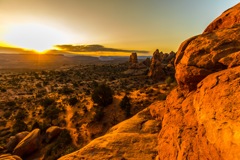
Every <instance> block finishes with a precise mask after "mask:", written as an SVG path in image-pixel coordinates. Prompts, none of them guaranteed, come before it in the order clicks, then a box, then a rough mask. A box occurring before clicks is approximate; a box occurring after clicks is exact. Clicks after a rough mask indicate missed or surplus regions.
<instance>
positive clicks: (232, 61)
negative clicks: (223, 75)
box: [219, 51, 240, 68]
mask: <svg viewBox="0 0 240 160" xmlns="http://www.w3.org/2000/svg"><path fill="white" fill-rule="evenodd" d="M219 62H220V63H222V64H223V65H225V66H227V67H228V68H232V67H235V66H239V65H240V51H239V52H235V53H232V54H230V55H228V56H226V57H223V58H221V59H220V60H219Z"/></svg>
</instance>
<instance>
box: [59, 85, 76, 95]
mask: <svg viewBox="0 0 240 160" xmlns="http://www.w3.org/2000/svg"><path fill="white" fill-rule="evenodd" d="M73 92H74V90H73V89H71V88H68V87H67V86H65V87H63V88H62V89H61V90H60V91H59V93H60V94H72V93H73Z"/></svg>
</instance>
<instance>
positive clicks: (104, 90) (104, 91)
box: [92, 84, 113, 107]
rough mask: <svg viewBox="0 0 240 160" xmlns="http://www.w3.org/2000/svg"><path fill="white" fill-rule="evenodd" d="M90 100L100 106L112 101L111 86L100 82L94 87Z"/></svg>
mask: <svg viewBox="0 0 240 160" xmlns="http://www.w3.org/2000/svg"><path fill="white" fill-rule="evenodd" d="M92 100H93V101H94V103H97V104H98V105H99V106H101V107H106V106H107V105H109V104H111V103H112V102H113V94H112V90H111V88H110V87H109V86H108V85H106V84H100V85H99V86H98V87H97V88H95V89H94V91H93V94H92Z"/></svg>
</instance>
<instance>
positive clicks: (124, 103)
mask: <svg viewBox="0 0 240 160" xmlns="http://www.w3.org/2000/svg"><path fill="white" fill-rule="evenodd" d="M120 107H121V108H122V109H123V110H124V111H125V114H126V117H130V115H131V103H130V98H129V97H128V96H127V95H125V96H124V97H123V99H122V100H121V102H120Z"/></svg>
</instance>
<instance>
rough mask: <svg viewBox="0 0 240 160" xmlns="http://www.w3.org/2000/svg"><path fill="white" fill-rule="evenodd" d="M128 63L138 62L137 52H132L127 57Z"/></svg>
mask: <svg viewBox="0 0 240 160" xmlns="http://www.w3.org/2000/svg"><path fill="white" fill-rule="evenodd" d="M129 62H130V64H134V63H138V58H137V53H132V54H131V55H130V59H129Z"/></svg>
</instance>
